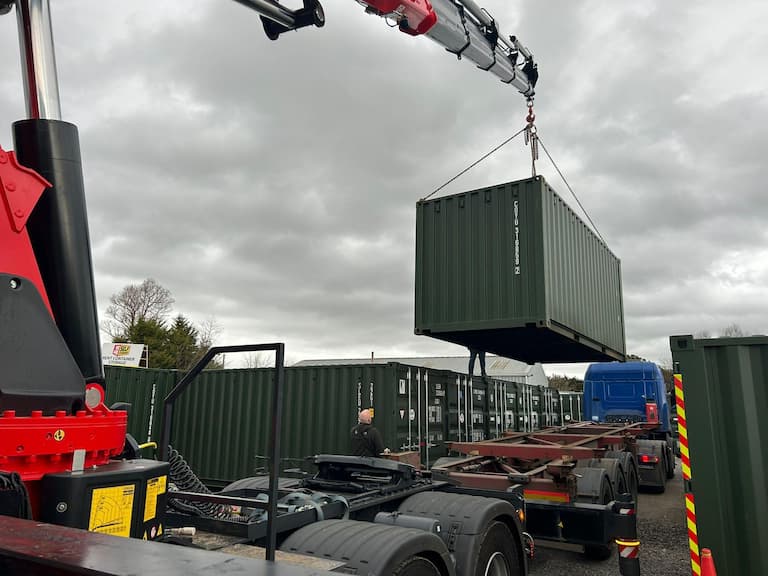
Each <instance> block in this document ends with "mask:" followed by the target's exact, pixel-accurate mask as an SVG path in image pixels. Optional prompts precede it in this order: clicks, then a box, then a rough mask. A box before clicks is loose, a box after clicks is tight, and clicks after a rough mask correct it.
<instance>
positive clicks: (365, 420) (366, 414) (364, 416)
mask: <svg viewBox="0 0 768 576" xmlns="http://www.w3.org/2000/svg"><path fill="white" fill-rule="evenodd" d="M357 421H358V422H360V424H370V423H371V411H370V410H368V409H367V408H366V409H365V410H363V411H362V412H360V414H358V416H357Z"/></svg>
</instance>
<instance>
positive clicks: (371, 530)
mask: <svg viewBox="0 0 768 576" xmlns="http://www.w3.org/2000/svg"><path fill="white" fill-rule="evenodd" d="M280 549H281V550H283V551H285V552H292V553H294V554H305V555H308V556H315V557H317V558H325V559H330V560H338V561H339V562H344V563H345V564H346V567H347V568H348V569H349V570H354V571H355V572H353V573H355V574H366V575H371V576H389V575H390V574H393V575H397V576H439V575H443V574H449V575H452V574H453V570H452V568H453V563H452V562H451V559H450V554H449V553H448V549H447V548H446V547H445V544H444V543H443V541H442V540H441V539H440V537H439V536H437V535H435V534H432V533H430V532H426V531H424V530H418V529H416V528H403V527H401V526H391V525H387V524H375V523H373V522H358V521H355V520H323V521H320V522H314V523H312V524H308V525H307V526H304V527H302V528H299V529H298V530H296V531H295V532H294V533H293V534H291V535H290V536H288V538H286V539H285V541H284V542H283V544H282V546H280Z"/></svg>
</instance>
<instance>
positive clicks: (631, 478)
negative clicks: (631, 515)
mask: <svg viewBox="0 0 768 576" xmlns="http://www.w3.org/2000/svg"><path fill="white" fill-rule="evenodd" d="M627 454H629V458H627V491H628V492H629V493H630V494H632V500H633V501H634V502H635V510H637V503H638V497H637V495H638V492H639V491H640V475H639V474H638V472H637V460H636V459H635V455H634V454H632V453H631V452H627Z"/></svg>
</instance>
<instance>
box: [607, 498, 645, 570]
mask: <svg viewBox="0 0 768 576" xmlns="http://www.w3.org/2000/svg"><path fill="white" fill-rule="evenodd" d="M613 513H614V514H615V516H614V521H615V526H616V529H615V534H616V545H617V546H618V548H619V573H620V574H621V576H640V541H639V540H638V539H637V513H636V509H635V503H634V502H633V501H632V495H631V494H620V495H619V496H618V497H617V498H616V502H615V503H614V505H613Z"/></svg>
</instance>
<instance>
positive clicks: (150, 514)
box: [144, 476, 168, 522]
mask: <svg viewBox="0 0 768 576" xmlns="http://www.w3.org/2000/svg"><path fill="white" fill-rule="evenodd" d="M167 478H168V477H167V476H158V477H157V478H152V479H151V480H149V481H148V482H147V498H146V500H145V501H144V522H149V521H150V520H152V518H154V517H155V515H156V514H157V497H158V495H160V494H165V484H166V480H167Z"/></svg>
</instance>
